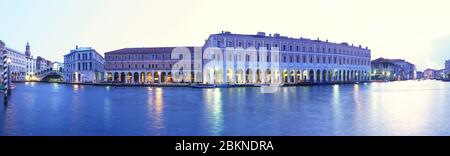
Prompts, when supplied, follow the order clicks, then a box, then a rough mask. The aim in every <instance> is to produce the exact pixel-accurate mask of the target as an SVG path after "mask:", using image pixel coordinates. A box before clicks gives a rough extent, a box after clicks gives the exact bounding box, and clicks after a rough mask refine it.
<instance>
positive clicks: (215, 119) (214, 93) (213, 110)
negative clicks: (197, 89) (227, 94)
mask: <svg viewBox="0 0 450 156" xmlns="http://www.w3.org/2000/svg"><path fill="white" fill-rule="evenodd" d="M205 91H206V93H205V95H204V97H205V103H204V104H205V106H206V108H207V112H206V113H207V114H206V115H207V119H208V121H207V122H208V125H209V129H210V133H211V135H221V134H222V133H223V132H222V131H223V112H222V100H221V99H222V92H221V89H219V88H217V89H207V90H205Z"/></svg>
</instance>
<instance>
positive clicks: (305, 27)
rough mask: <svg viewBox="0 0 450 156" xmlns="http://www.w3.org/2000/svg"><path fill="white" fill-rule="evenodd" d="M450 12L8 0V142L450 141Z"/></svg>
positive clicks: (4, 82) (404, 4)
mask: <svg viewBox="0 0 450 156" xmlns="http://www.w3.org/2000/svg"><path fill="white" fill-rule="evenodd" d="M448 6H450V2H449V1H444V0H442V1H441V0H430V1H406V0H396V1H388V0H380V1H369V0H317V1H303V0H278V1H265V0H244V1H241V0H227V1H215V0H164V1H161V0H108V1H106V0H77V1H75V0H65V1H60V0H41V1H32V0H0V14H1V15H2V19H1V20H0V25H1V26H0V52H1V53H0V56H1V59H2V61H1V63H0V66H1V67H0V70H1V72H0V82H1V84H0V96H1V97H2V98H0V103H2V104H1V105H0V112H1V114H0V136H175V137H177V136H178V137H181V136H186V137H188V136H190V137H214V136H224V137H226V136H229V137H231V136H235V137H236V136H239V137H243V138H245V137H252V136H253V137H257V136H259V137H262V138H260V139H259V140H258V139H257V140H255V141H251V140H247V141H245V142H242V147H241V144H240V143H239V145H237V144H236V142H227V141H226V142H220V143H219V142H217V143H215V144H216V145H215V146H213V145H214V144H212V145H210V146H209V147H208V145H209V143H208V144H206V143H207V142H208V141H205V143H201V144H200V143H199V144H198V147H197V144H191V143H187V142H185V140H182V139H175V140H177V141H179V142H173V143H171V144H170V145H171V147H170V149H173V150H181V151H183V150H199V151H202V152H204V153H206V152H207V149H208V148H209V150H211V149H212V148H217V149H219V148H221V149H222V147H220V146H224V148H225V150H236V149H237V148H238V146H239V148H238V149H239V150H260V151H264V150H265V151H267V150H269V151H270V150H272V151H273V150H276V149H277V147H280V146H282V145H281V144H278V145H277V144H274V143H275V142H271V141H270V139H269V138H264V136H266V137H267V136H292V137H294V136H449V135H450V124H448V123H449V122H450V29H449V28H450V20H446V19H448V15H450V10H449V9H448ZM8 138H9V137H8ZM230 139H231V138H230ZM231 140H233V139H231ZM261 140H265V141H261ZM186 141H187V140H186ZM210 142H211V141H210ZM229 143H230V144H229ZM231 144H232V145H231ZM234 144H236V145H234ZM255 144H256V145H255ZM172 145H173V146H172ZM216 146H217V147H216ZM231 146H233V147H234V148H231V149H230V148H228V147H231ZM255 146H256V147H255ZM241 148H242V149H241ZM278 149H279V148H278Z"/></svg>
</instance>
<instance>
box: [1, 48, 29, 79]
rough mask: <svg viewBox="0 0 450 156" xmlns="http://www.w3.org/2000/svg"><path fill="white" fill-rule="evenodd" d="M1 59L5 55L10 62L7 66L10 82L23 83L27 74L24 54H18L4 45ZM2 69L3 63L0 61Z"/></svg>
mask: <svg viewBox="0 0 450 156" xmlns="http://www.w3.org/2000/svg"><path fill="white" fill-rule="evenodd" d="M3 49H4V50H3V53H2V56H1V58H3V57H4V56H5V55H6V56H7V58H8V59H9V60H10V61H11V62H10V64H9V69H10V74H11V80H12V81H25V77H26V73H27V57H26V55H25V53H22V52H19V51H18V50H14V49H12V48H9V47H7V46H6V44H5V45H4V48H3ZM0 62H1V63H0V64H1V66H2V69H3V61H0Z"/></svg>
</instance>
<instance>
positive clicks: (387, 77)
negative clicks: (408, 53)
mask: <svg viewBox="0 0 450 156" xmlns="http://www.w3.org/2000/svg"><path fill="white" fill-rule="evenodd" d="M401 75H402V67H401V66H400V65H399V64H396V63H394V62H393V61H391V60H389V59H385V58H378V59H375V60H373V61H372V74H371V76H372V80H383V81H396V80H400V77H401Z"/></svg>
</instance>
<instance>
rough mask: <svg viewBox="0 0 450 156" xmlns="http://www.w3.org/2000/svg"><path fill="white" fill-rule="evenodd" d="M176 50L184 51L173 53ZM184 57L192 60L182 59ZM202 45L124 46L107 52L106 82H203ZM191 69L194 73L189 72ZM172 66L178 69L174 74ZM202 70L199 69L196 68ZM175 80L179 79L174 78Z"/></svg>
mask: <svg viewBox="0 0 450 156" xmlns="http://www.w3.org/2000/svg"><path fill="white" fill-rule="evenodd" d="M175 49H178V51H179V50H182V51H185V53H183V54H180V53H177V54H174V55H178V56H172V54H173V53H172V52H174V50H175ZM182 58H185V59H186V60H189V59H188V58H190V60H191V61H190V62H182V61H180V60H181V59H182ZM201 58H202V49H201V47H151V48H124V49H119V50H114V51H110V52H106V53H105V60H106V63H105V69H106V81H107V82H114V83H128V84H167V83H174V82H179V83H192V82H201V75H202V74H201V72H202V71H201V65H202V64H201ZM188 68H190V71H191V72H188V70H187V69H188ZM173 69H180V70H175V72H177V73H174V71H173ZM196 69H200V70H196ZM175 80H176V81H175Z"/></svg>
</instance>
